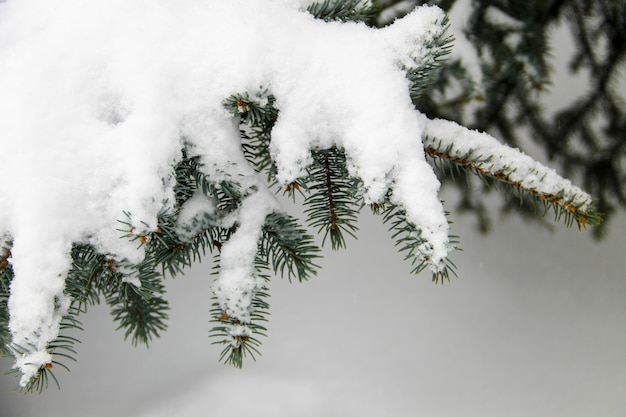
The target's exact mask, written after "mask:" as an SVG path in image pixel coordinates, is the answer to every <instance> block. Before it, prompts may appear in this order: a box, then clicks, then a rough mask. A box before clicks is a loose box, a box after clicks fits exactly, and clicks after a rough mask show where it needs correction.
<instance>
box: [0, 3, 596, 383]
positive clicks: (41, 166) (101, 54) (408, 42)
mask: <svg viewBox="0 0 626 417" xmlns="http://www.w3.org/2000/svg"><path fill="white" fill-rule="evenodd" d="M291 3H294V4H290V2H289V1H285V0H245V1H244V0H230V1H228V2H224V1H221V0H182V1H180V2H171V1H169V0H154V2H152V3H151V6H150V7H146V6H145V4H144V3H139V2H128V1H125V0H107V1H102V2H98V1H94V2H81V1H77V0H60V1H58V2H54V4H50V3H49V2H47V1H44V0H20V1H16V0H9V1H8V2H4V3H0V91H2V92H3V94H1V95H0V132H1V133H2V135H0V141H1V143H0V144H1V145H2V149H3V155H9V157H7V158H4V159H3V161H2V164H0V175H1V176H2V177H3V178H9V179H10V181H2V182H0V195H2V196H3V198H2V199H1V200H0V236H3V244H2V253H1V257H0V265H2V268H0V278H2V288H0V290H2V293H0V304H1V305H0V322H1V321H2V320H5V319H7V320H8V323H6V325H3V327H2V328H0V339H1V340H2V341H3V342H5V343H8V350H9V351H10V353H11V354H12V355H13V356H14V357H15V367H14V369H15V371H16V372H17V373H20V374H21V375H22V377H21V379H20V385H21V386H22V387H24V388H25V389H26V390H36V389H38V388H41V387H42V384H44V385H45V382H46V381H47V380H48V375H52V374H51V372H52V369H53V368H54V366H55V365H56V364H57V363H59V364H61V362H60V361H59V359H62V358H70V359H73V358H74V355H73V353H74V350H73V340H74V339H72V338H71V336H69V335H68V334H66V331H67V330H71V329H80V325H79V322H78V320H77V317H78V315H79V314H81V313H83V312H84V311H86V309H87V307H88V306H89V305H91V304H94V303H97V302H98V301H99V299H100V298H101V297H103V298H104V299H105V301H106V302H107V304H109V306H110V307H111V308H112V310H113V313H114V319H115V320H116V321H118V322H119V324H120V327H121V328H122V329H123V330H124V333H125V336H126V337H130V338H131V340H132V341H133V343H143V344H147V343H148V342H149V341H150V340H151V339H152V338H154V337H157V336H158V335H159V333H160V332H161V331H162V330H164V329H165V321H166V319H167V310H168V306H167V302H166V301H165V299H164V298H163V296H162V295H163V292H164V285H163V283H162V280H163V278H164V276H165V275H166V274H170V275H176V274H179V273H180V272H181V271H183V270H184V269H185V268H186V267H188V266H190V265H191V264H192V263H193V262H196V261H198V260H200V259H201V258H202V257H203V256H204V255H205V251H206V250H209V251H211V252H212V253H213V255H214V257H215V258H216V262H215V264H214V268H215V272H216V274H215V280H214V283H213V286H212V288H213V290H214V294H215V299H214V307H213V310H212V313H211V315H212V319H213V321H214V323H216V325H215V328H214V330H213V332H212V333H213V335H217V336H218V337H219V339H218V340H217V343H218V344H222V345H223V346H224V350H223V351H222V359H223V360H224V361H226V362H228V363H231V364H233V365H235V366H241V361H242V359H243V357H244V356H245V355H246V354H250V355H254V354H256V353H257V348H258V345H259V343H260V341H259V339H258V336H261V335H263V334H264V332H265V327H264V326H263V324H262V323H263V322H264V321H265V320H266V316H267V308H268V304H267V301H266V299H267V297H266V295H267V293H266V291H267V289H266V280H267V279H269V274H268V270H272V271H273V272H274V273H276V274H283V275H286V276H287V277H288V278H298V280H302V279H307V278H309V277H310V276H312V275H314V274H315V271H316V268H317V266H316V265H315V259H316V257H317V256H318V252H319V250H318V249H317V246H315V245H314V243H313V238H312V237H311V236H309V235H308V234H307V233H306V232H305V231H304V228H302V227H300V226H299V225H298V224H297V222H296V221H295V219H291V218H289V217H288V216H286V215H285V214H284V213H283V210H282V209H281V207H280V204H279V203H278V201H277V200H276V199H275V197H274V195H273V193H272V192H271V189H272V186H271V185H268V182H267V181H266V178H269V180H270V181H269V182H270V183H271V184H273V183H277V184H280V186H281V187H280V188H281V189H285V188H286V189H288V190H289V192H291V193H294V192H296V191H297V189H299V191H301V192H302V193H304V194H305V196H306V197H305V202H304V204H305V206H306V207H307V210H308V211H307V217H308V223H309V225H310V226H313V227H314V228H316V229H318V231H319V232H320V233H322V234H327V235H328V236H329V240H330V242H331V245H332V246H334V247H336V248H338V247H342V246H344V245H345V241H344V239H343V235H342V233H343V232H347V233H349V234H352V233H355V232H356V224H355V219H356V213H357V212H358V209H360V207H361V206H362V205H363V206H364V205H368V204H369V205H372V206H374V207H378V209H379V210H382V212H383V215H384V219H385V221H387V222H388V224H390V228H391V231H392V236H393V238H394V239H395V240H396V243H397V244H398V245H399V246H400V251H402V252H404V253H405V254H406V256H407V258H408V259H410V261H411V262H413V263H414V265H415V269H414V271H415V272H419V271H421V270H422V269H425V268H428V269H430V270H431V272H432V273H433V276H434V277H435V278H437V279H438V278H446V277H447V276H448V270H449V268H450V266H451V264H450V263H449V261H448V260H447V257H448V253H449V251H450V250H452V249H454V244H455V242H454V240H451V239H450V237H449V233H448V232H449V225H448V221H447V218H446V214H445V212H444V210H443V207H442V205H441V202H440V200H439V196H438V191H439V185H440V184H439V181H438V180H437V178H436V176H435V174H434V172H433V169H432V167H431V165H429V163H428V162H427V160H426V152H425V149H426V150H429V149H431V148H432V147H433V146H432V145H430V144H428V142H427V145H426V146H424V144H423V143H422V142H420V140H419V139H420V138H422V137H431V136H432V137H438V136H442V137H443V139H442V140H452V138H453V136H454V135H452V136H445V135H443V134H442V135H439V133H444V132H439V129H437V125H436V122H434V121H429V120H428V119H426V118H425V117H424V116H423V115H422V114H420V113H419V112H418V111H416V109H415V108H414V106H413V103H412V102H411V95H413V96H415V95H420V94H423V93H424V91H425V89H426V88H427V87H428V85H430V80H428V77H429V76H432V75H433V73H434V72H435V68H436V67H437V66H438V65H440V60H438V59H439V58H441V57H443V56H444V55H445V53H446V51H447V49H446V48H447V46H446V45H448V44H449V38H447V37H446V36H445V29H446V21H447V20H446V17H445V15H444V14H443V12H442V11H441V10H440V9H438V8H435V7H420V8H417V9H416V10H415V11H414V12H412V13H410V14H409V15H407V16H405V17H404V18H402V19H400V20H397V21H396V22H394V23H393V24H392V25H390V26H388V27H386V28H384V29H381V30H376V29H373V28H370V27H367V26H365V25H363V24H357V23H342V21H343V20H345V19H343V18H341V16H344V15H345V16H350V18H352V17H354V16H355V14H351V13H352V12H354V11H350V10H342V9H341V8H338V9H335V5H337V4H339V3H340V2H325V3H324V4H326V6H324V5H322V6H324V7H322V9H323V10H326V11H328V15H327V16H328V20H329V21H328V22H326V21H324V20H323V19H315V18H314V16H312V15H311V13H312V10H315V9H314V8H311V9H310V10H309V13H307V12H305V11H303V10H300V9H299V8H298V5H296V4H295V2H291ZM298 3H299V2H298ZM343 4H344V5H345V4H347V5H349V6H350V5H351V6H350V7H356V8H358V7H361V6H360V5H363V4H365V2H358V1H350V2H345V3H343ZM368 4H369V3H368ZM322 9H320V10H322ZM33 10H37V11H39V12H40V13H33ZM363 10H365V9H363ZM344 12H345V13H344ZM320 13H321V12H320ZM357 14H358V13H357ZM333 15H334V16H335V17H333ZM77 17H80V18H77ZM357 20H359V19H357ZM207 22H211V24H207ZM164 28H167V30H164ZM233 28H236V30H233ZM225 33H227V34H228V35H227V36H225V35H224V34H225ZM59 56H63V57H64V59H58V57H59ZM33 63H37V64H36V65H33ZM50 80H54V82H51V81H50ZM263 87H264V88H265V89H264V88H263ZM279 111H280V114H279ZM444 136H445V137H444ZM455 145H459V146H461V145H462V143H461V144H458V143H456V142H455ZM440 150H441V151H442V152H443V151H445V152H448V153H449V154H450V155H452V152H453V151H454V149H453V148H452V147H449V146H447V145H446V146H445V147H443V148H441V149H440ZM493 151H494V152H499V154H500V153H502V152H500V151H501V149H500V148H497V149H496V148H495V147H494V149H493ZM445 152H444V153H445ZM463 156H464V154H463V155H459V156H458V157H453V158H462V157H463ZM517 157H518V156H515V158H517ZM459 160H460V159H459ZM514 162H517V160H516V161H511V165H513V164H514ZM33 167H35V168H36V169H33ZM481 169H483V168H481ZM484 170H485V172H487V167H485V168H484ZM516 173H519V170H518V171H516ZM527 174H528V175H531V174H532V175H535V173H534V172H532V171H528V172H527ZM507 175H508V174H507ZM510 175H511V181H513V182H514V183H518V182H519V183H521V182H522V179H521V178H520V179H517V178H516V177H514V176H513V175H514V174H513V173H511V174H510ZM264 176H265V177H264ZM42 178H45V181H42ZM541 178H543V177H540V176H539V177H537V180H539V179H541ZM550 178H553V177H550ZM554 178H556V177H554ZM525 184H526V183H525ZM559 184H560V186H563V187H566V188H565V190H562V191H561V192H563V193H569V191H568V190H569V188H568V187H569V185H568V184H566V183H561V182H557V183H555V184H552V186H553V187H557V186H559ZM537 187H538V186H535V188H537ZM537 189H542V188H537ZM559 192H560V191H559V190H557V189H556V188H554V189H552V190H551V191H550V193H552V194H555V193H556V195H558V194H559ZM307 193H308V195H307ZM568 195H569V194H568ZM573 201H574V202H575V203H576V204H578V200H573ZM583 205H584V204H583V203H582V202H581V203H580V205H576V207H583ZM568 207H569V206H568ZM577 210H582V209H580V208H577ZM7 288H8V291H7V290H6V289H7ZM9 339H10V342H9ZM4 349H7V347H6V346H5V347H4ZM61 366H62V365H61ZM52 378H53V379H54V376H53V375H52Z"/></svg>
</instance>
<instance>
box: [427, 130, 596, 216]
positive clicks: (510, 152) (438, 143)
mask: <svg viewBox="0 0 626 417" xmlns="http://www.w3.org/2000/svg"><path fill="white" fill-rule="evenodd" d="M423 142H424V149H425V151H426V153H427V154H428V155H430V156H431V157H432V158H433V159H434V160H435V162H434V163H435V165H438V166H439V168H440V169H441V170H442V172H448V173H452V174H454V170H457V169H460V168H461V169H467V170H469V171H470V172H472V173H474V174H476V175H478V176H479V177H481V178H483V179H485V178H488V179H489V180H493V181H495V182H497V183H499V184H503V185H506V186H507V187H508V188H509V189H510V190H513V191H514V193H515V194H516V195H518V196H519V197H520V198H523V196H524V195H528V196H530V197H533V198H534V199H535V200H536V201H537V202H540V203H543V204H544V205H545V207H547V208H549V207H551V208H552V209H554V212H555V216H556V219H557V220H560V219H563V220H564V221H565V223H566V224H567V225H568V226H569V225H571V224H573V223H574V222H576V224H577V225H578V227H579V228H582V227H584V226H586V225H591V226H596V225H598V224H599V223H600V222H601V221H602V215H601V214H600V213H598V212H597V211H596V209H595V208H594V206H593V205H592V204H591V197H590V196H589V195H588V194H587V193H585V192H584V191H582V190H581V189H580V188H578V187H576V186H574V185H573V184H571V183H570V182H569V181H567V180H565V179H563V178H561V177H559V176H558V175H557V174H556V173H555V172H554V170H551V169H549V168H547V167H545V166H543V165H541V164H540V163H538V162H536V161H534V160H532V159H531V158H529V157H528V156H526V155H524V154H522V153H521V152H520V151H518V150H515V149H512V148H509V147H507V146H504V145H501V144H499V143H498V142H497V141H496V140H495V139H494V138H492V137H490V136H488V135H486V134H482V133H479V132H475V131H471V130H469V129H466V128H463V127H461V126H459V125H456V124H455V123H453V122H447V121H442V120H435V121H429V122H428V123H427V129H426V135H425V136H424V138H423ZM437 159H440V160H445V161H446V162H447V163H448V164H449V165H447V167H448V169H446V165H443V164H440V163H438V161H437Z"/></svg>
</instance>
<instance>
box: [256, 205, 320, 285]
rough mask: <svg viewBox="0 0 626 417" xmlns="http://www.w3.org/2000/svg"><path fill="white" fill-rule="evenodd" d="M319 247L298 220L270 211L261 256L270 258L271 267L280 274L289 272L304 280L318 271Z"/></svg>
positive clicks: (290, 275) (288, 273)
mask: <svg viewBox="0 0 626 417" xmlns="http://www.w3.org/2000/svg"><path fill="white" fill-rule="evenodd" d="M319 252H320V248H318V247H317V246H316V245H315V242H314V240H313V236H311V235H309V234H307V232H306V230H304V229H302V228H301V227H300V226H299V225H298V223H297V221H296V220H295V219H294V218H293V217H291V216H287V215H285V214H282V213H276V212H274V213H271V214H270V215H268V216H267V218H266V220H265V225H264V226H263V235H262V238H261V240H260V242H259V254H258V257H260V258H262V259H271V265H272V269H273V270H274V271H275V272H276V273H278V272H280V275H281V276H283V277H284V276H285V275H287V277H288V278H289V281H290V282H291V279H292V277H295V278H297V279H298V281H300V282H302V281H305V280H308V279H309V278H310V277H311V276H312V275H316V274H317V268H319V266H318V265H316V264H315V263H314V260H315V259H316V258H319V255H318V253H319Z"/></svg>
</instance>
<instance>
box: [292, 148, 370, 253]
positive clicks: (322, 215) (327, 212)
mask: <svg viewBox="0 0 626 417" xmlns="http://www.w3.org/2000/svg"><path fill="white" fill-rule="evenodd" d="M307 174H308V176H307V177H306V178H302V179H301V180H299V181H298V183H299V184H301V185H300V186H299V187H298V188H299V189H302V188H303V189H304V193H305V194H306V195H307V197H306V198H305V200H304V206H305V207H307V208H306V210H304V212H305V214H306V215H307V221H308V223H309V225H310V226H312V227H315V228H317V230H318V233H320V232H322V231H323V232H324V237H323V239H322V244H324V243H325V242H326V239H327V238H329V239H330V244H331V247H332V249H333V250H336V249H341V248H345V247H346V241H345V237H344V233H347V234H348V235H350V236H352V237H354V238H356V234H355V232H356V231H357V230H358V227H357V226H356V222H357V220H358V213H359V209H360V199H359V198H358V197H357V195H358V181H357V180H355V179H353V178H351V177H350V176H349V174H348V170H347V164H346V156H345V154H344V152H343V151H341V150H339V149H337V148H336V147H333V148H331V149H328V150H318V151H314V152H313V163H312V164H311V165H310V166H309V167H308V168H307Z"/></svg>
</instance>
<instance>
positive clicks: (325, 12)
mask: <svg viewBox="0 0 626 417" xmlns="http://www.w3.org/2000/svg"><path fill="white" fill-rule="evenodd" d="M307 11H308V12H309V13H311V14H312V15H313V16H315V17H316V18H318V19H323V20H324V21H326V22H330V21H339V22H349V21H352V22H366V23H368V22H371V21H372V19H373V18H374V16H375V15H376V7H375V2H373V1H371V0H323V1H321V2H314V3H311V4H310V5H309V6H308V7H307Z"/></svg>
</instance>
